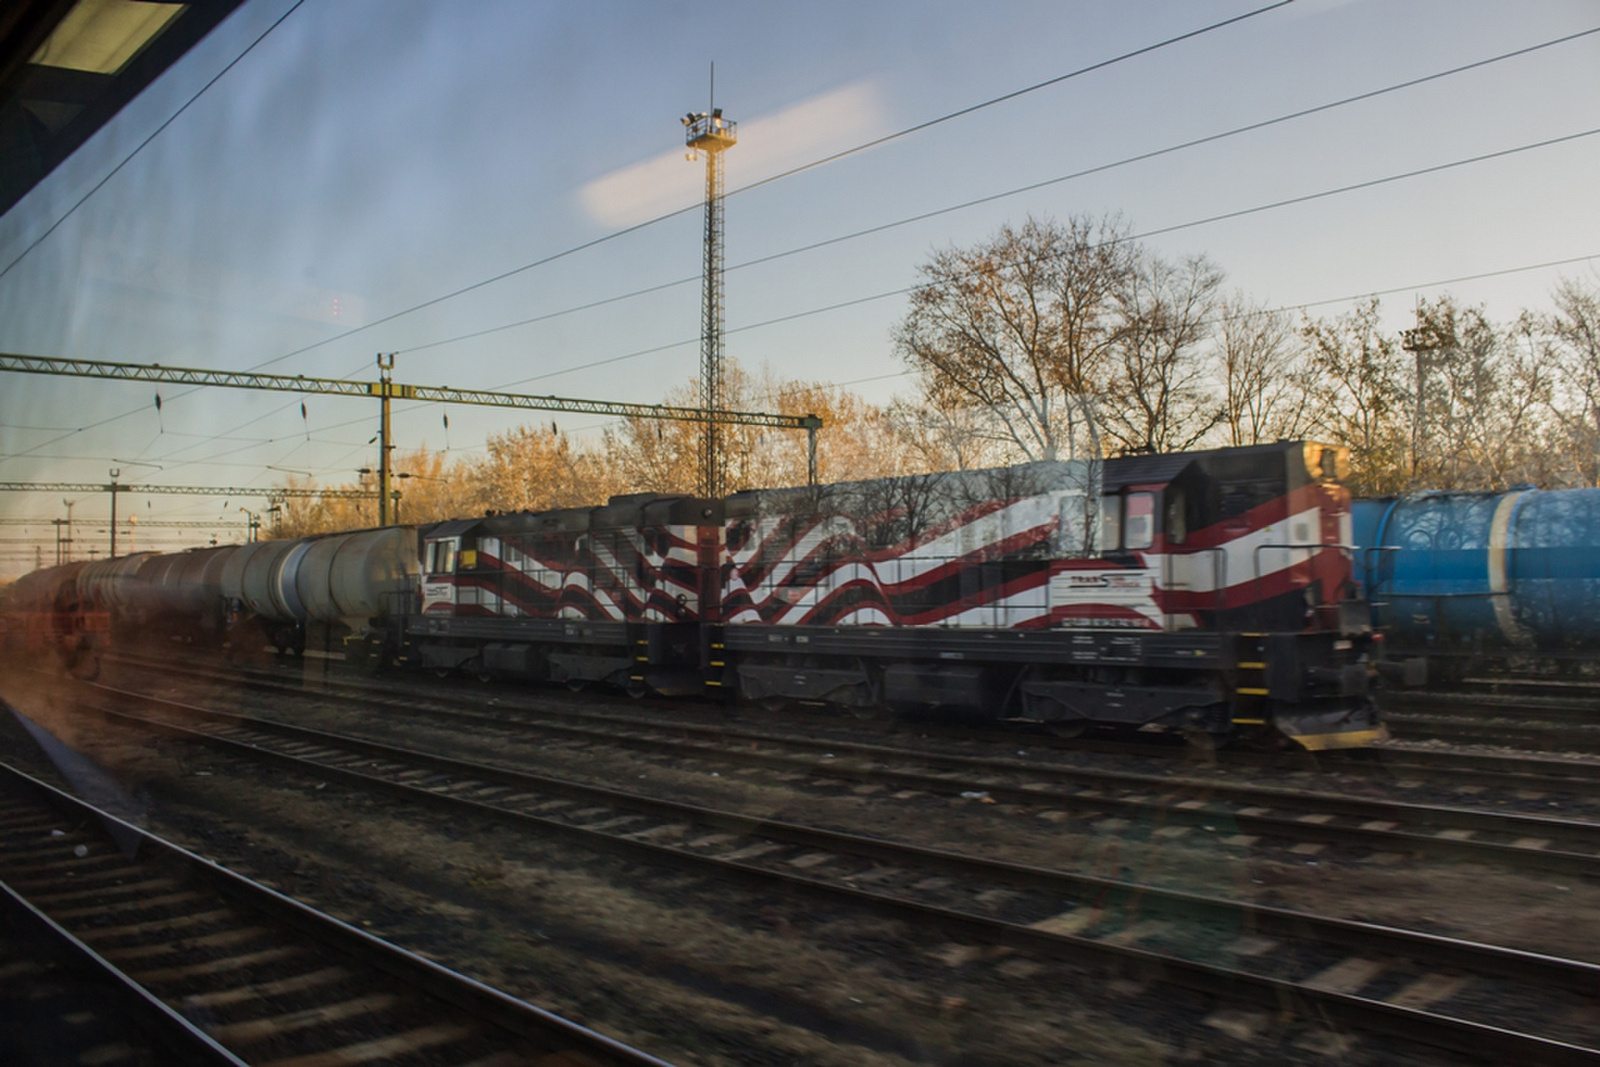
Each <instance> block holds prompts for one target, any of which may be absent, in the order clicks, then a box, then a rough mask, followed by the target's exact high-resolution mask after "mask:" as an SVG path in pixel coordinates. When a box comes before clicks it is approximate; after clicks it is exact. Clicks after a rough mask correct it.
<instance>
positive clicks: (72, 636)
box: [0, 563, 111, 669]
mask: <svg viewBox="0 0 1600 1067" xmlns="http://www.w3.org/2000/svg"><path fill="white" fill-rule="evenodd" d="M85 566H86V564H83V563H66V564H62V565H60V566H57V567H47V568H45V569H43V570H37V571H34V572H32V573H31V574H25V575H23V576H22V577H21V578H18V579H17V580H16V581H15V582H13V583H12V584H11V585H10V586H8V587H7V588H6V590H5V595H4V597H3V598H0V651H4V652H6V653H10V654H17V655H28V656H30V657H33V656H39V655H54V656H58V657H60V659H61V661H62V662H63V663H64V664H65V665H66V666H67V667H69V668H72V669H79V667H80V664H82V663H83V662H86V661H87V662H91V663H92V662H93V656H94V654H95V653H96V652H97V651H98V650H99V649H101V648H103V647H105V645H106V643H107V641H108V639H109V633H110V629H111V615H110V614H109V613H108V612H105V611H98V610H94V609H93V608H92V606H91V605H89V604H86V603H85V602H84V601H82V600H81V599H80V596H79V593H78V586H77V578H78V575H79V574H81V573H82V571H83V568H84V567H85Z"/></svg>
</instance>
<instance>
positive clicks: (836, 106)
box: [578, 82, 885, 226]
mask: <svg viewBox="0 0 1600 1067" xmlns="http://www.w3.org/2000/svg"><path fill="white" fill-rule="evenodd" d="M728 117H729V118H731V119H734V120H735V121H738V123H739V131H738V132H739V143H738V144H737V145H736V146H734V148H733V149H731V150H730V154H729V156H728V172H727V173H728V187H729V188H730V189H736V188H738V187H739V186H741V185H745V184H747V183H749V182H752V181H758V180H760V179H761V178H765V177H768V176H769V175H772V174H776V173H778V172H779V171H782V170H785V169H787V168H789V167H794V166H797V165H799V164H801V163H805V162H807V161H808V160H812V159H816V158H818V157H819V156H824V155H827V154H828V153H829V152H837V151H839V150H841V149H844V148H848V147H850V146H851V145H853V144H859V143H861V142H862V141H865V140H870V139H871V138H872V137H874V136H878V135H880V134H881V133H883V132H884V131H885V120H884V116H883V108H882V107H881V105H880V102H879V99H878V93H877V90H876V89H875V88H873V86H871V85H870V84H868V83H865V82H860V83H857V84H855V85H847V86H845V87H844V88H842V89H835V90H833V91H832V92H829V93H825V94H823V95H821V96H816V97H812V98H811V99H810V100H805V101H802V102H800V103H798V104H795V105H793V106H791V107H787V108H785V109H784V110H782V111H779V112H777V113H776V114H772V115H767V116H764V117H762V118H756V119H751V120H749V121H743V120H740V119H739V116H738V115H737V114H730V115H729V116H728ZM684 154H685V150H683V149H678V150H674V151H671V152H664V153H662V154H661V155H659V156H655V157H653V158H651V159H647V160H644V161H642V162H639V163H634V164H632V165H631V166H627V167H623V168H622V169H621V170H616V171H612V172H611V173H610V174H607V175H605V176H604V177H601V178H596V179H595V180H594V181H591V182H589V183H588V184H587V185H585V186H583V188H581V189H579V190H578V202H579V204H580V205H581V206H582V208H583V210H584V211H585V212H586V213H587V214H588V215H589V216H590V217H591V218H593V219H594V220H595V221H597V222H600V223H602V224H604V225H606V226H631V225H633V224H634V223H638V222H643V221H645V220H646V219H650V218H654V217H655V216H657V215H660V214H663V213H665V212H668V211H674V210H676V209H678V208H681V207H684V206H685V205H688V204H693V203H696V202H698V201H699V200H701V199H702V198H703V197H704V186H705V166H704V164H703V163H702V164H695V163H690V162H689V161H687V160H686V159H684Z"/></svg>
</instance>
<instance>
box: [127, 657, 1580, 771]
mask: <svg viewBox="0 0 1600 1067" xmlns="http://www.w3.org/2000/svg"><path fill="white" fill-rule="evenodd" d="M107 659H108V660H110V661H112V662H116V663H118V664H122V665H125V666H129V667H133V668H135V669H143V670H160V671H163V672H167V673H171V672H172V671H174V670H181V671H183V672H185V673H187V674H190V675H192V676H195V677H206V678H212V679H216V680H219V681H227V682H230V683H232V684H237V685H243V686H248V687H250V688H255V689H261V690H271V691H280V692H291V693H303V692H305V689H304V687H303V686H301V685H296V684H294V683H291V682H286V681H285V680H284V679H283V678H282V676H281V675H268V674H265V673H263V672H259V671H252V670H247V669H243V668H237V667H235V668H232V669H229V670H219V669H217V668H216V667H215V666H213V665H211V664H200V663H194V662H186V663H178V662H173V661H172V660H164V661H161V662H155V661H148V660H141V659H139V658H138V657H135V656H131V655H129V654H128V653H126V652H119V653H115V654H114V655H113V656H108V657H107ZM317 684H318V687H319V688H318V690H317V692H318V694H319V695H320V696H324V697H329V698H333V699H338V700H345V701H358V700H368V699H371V698H373V697H375V696H376V697H384V698H389V697H399V698H400V701H401V704H402V705H403V706H406V707H409V708H412V709H414V710H416V711H420V712H424V713H427V714H434V715H446V716H469V717H471V718H470V721H476V722H484V723H488V724H495V725H499V726H503V727H509V726H515V725H525V726H532V727H536V728H538V729H541V730H546V731H559V730H562V729H566V728H565V727H561V726H558V725H556V724H554V723H551V722H549V721H548V720H549V719H551V718H559V719H565V720H568V721H572V722H579V723H582V722H605V723H613V724H616V725H619V726H625V727H638V728H643V729H647V730H654V731H668V732H675V733H681V734H692V735H698V736H703V737H707V738H710V739H712V740H715V741H720V740H723V739H727V738H740V739H747V740H758V741H761V740H765V741H769V742H771V743H775V744H785V745H791V746H795V747H810V748H813V749H817V750H821V749H823V748H833V747H836V746H844V745H848V744H850V742H845V741H839V742H817V741H814V740H812V739H811V738H807V737H795V736H791V735H784V734H774V733H770V732H763V731H745V730H741V729H739V728H730V727H726V726H723V725H707V724H705V723H703V722H702V723H694V722H673V723H664V722H661V721H659V720H652V719H648V718H641V717H639V716H637V715H627V714H618V713H615V712H605V711H591V710H584V711H581V712H579V711H570V710H565V709H560V708H551V707H548V706H544V707H539V706H527V705H521V704H504V703H502V705H501V706H500V710H501V711H502V712H513V713H523V714H527V715H535V716H540V717H541V719H542V720H543V721H530V720H527V719H512V718H507V717H506V716H504V715H484V714H482V713H479V712H473V711H469V710H466V709H457V708H447V707H446V706H445V705H447V704H450V703H452V702H454V700H453V699H452V698H451V697H450V696H447V695H444V694H434V693H428V694H424V695H421V696H419V694H418V692H417V691H416V690H415V689H406V688H399V687H396V686H392V685H382V684H371V683H356V682H353V681H351V680H349V679H329V678H319V679H318V681H317ZM455 699H456V700H459V698H455ZM429 700H437V701H438V703H432V704H430V703H427V702H426V701H429ZM578 729H581V727H579V728H578ZM604 736H606V737H608V738H610V739H612V740H614V741H617V742H618V743H627V741H628V739H627V738H626V737H624V736H620V735H617V734H614V733H607V734H605V735H604ZM961 736H963V737H966V738H971V737H974V736H981V738H982V739H984V740H1003V741H1004V742H1006V743H1008V744H1012V743H1015V742H1018V741H1026V742H1027V743H1028V744H1030V745H1035V744H1037V743H1039V742H1040V741H1044V742H1046V743H1047V744H1049V745H1051V746H1054V745H1056V744H1059V743H1060V739H1056V738H1038V737H1029V736H1027V735H1024V734H1019V733H1017V732H1015V731H1013V732H1011V733H996V732H991V733H985V734H980V733H978V732H976V731H970V730H969V731H963V734H962V735H961ZM652 743H654V739H652ZM1061 747H1062V748H1063V749H1065V750H1068V751H1074V752H1078V751H1086V752H1098V753H1110V754H1113V755H1135V756H1141V757H1145V758H1154V759H1181V758H1187V750H1185V749H1183V748H1181V747H1177V748H1174V747H1157V746H1154V745H1151V744H1149V743H1117V742H1110V741H1099V740H1097V741H1091V742H1087V743H1085V742H1082V741H1074V742H1072V743H1069V744H1065V745H1062V746H1061ZM887 751H890V752H895V753H898V754H899V755H900V756H902V757H903V758H904V759H907V760H911V759H914V758H929V759H932V758H936V757H937V758H942V759H946V760H957V761H960V760H970V759H978V758H982V757H970V756H962V755H958V754H943V753H924V752H922V751H921V750H914V749H888V750H887ZM1216 755H1217V757H1218V758H1219V759H1221V760H1224V761H1226V762H1228V763H1236V764H1239V765H1244V766H1266V767H1279V766H1285V765H1286V766H1288V767H1289V768H1290V769H1299V770H1305V769H1307V768H1308V767H1311V768H1315V769H1318V770H1321V769H1324V768H1326V767H1330V766H1331V767H1336V768H1337V769H1338V770H1339V771H1340V772H1342V773H1355V774H1363V775H1366V776H1369V777H1373V776H1377V775H1380V774H1389V773H1392V772H1395V771H1399V770H1404V771H1405V772H1406V773H1407V774H1423V775H1427V776H1431V777H1434V778H1439V779H1444V780H1448V781H1460V780H1470V782H1471V783H1472V784H1475V785H1481V784H1484V783H1485V782H1486V781H1487V782H1489V783H1490V784H1495V785H1499V786H1500V787H1502V788H1525V789H1538V790H1542V791H1547V792H1576V793H1584V794H1594V795H1600V761H1593V760H1591V761H1585V760H1578V759H1562V758H1558V757H1549V756H1544V755H1541V754H1539V753H1537V752H1531V751H1524V752H1516V753H1489V752H1474V751H1463V750H1450V751H1441V750H1438V749H1425V748H1412V747H1409V746H1408V745H1405V744H1395V743H1392V742H1386V743H1384V744H1381V745H1378V746H1375V747H1373V748H1369V749H1354V750H1342V749H1333V750H1329V751H1327V752H1321V753H1316V754H1314V755H1313V754H1311V753H1300V754H1299V757H1297V758H1296V759H1295V760H1294V761H1293V762H1292V763H1288V764H1284V761H1283V760H1282V759H1281V758H1270V757H1269V758H1265V759H1264V758H1261V757H1262V756H1263V754H1260V753H1251V752H1236V751H1230V750H1224V751H1222V752H1219V753H1216ZM1028 765H1029V766H1031V767H1034V768H1035V769H1036V770H1037V771H1038V772H1039V773H1047V772H1049V771H1051V770H1053V769H1054V768H1055V767H1057V766H1059V765H1057V764H1050V763H1040V762H1037V761H1035V762H1032V763H1030V764H1028ZM1163 780H1164V781H1170V780H1172V779H1170V778H1165V777H1164V778H1163ZM1191 781H1210V780H1209V779H1191ZM1221 784H1229V783H1221Z"/></svg>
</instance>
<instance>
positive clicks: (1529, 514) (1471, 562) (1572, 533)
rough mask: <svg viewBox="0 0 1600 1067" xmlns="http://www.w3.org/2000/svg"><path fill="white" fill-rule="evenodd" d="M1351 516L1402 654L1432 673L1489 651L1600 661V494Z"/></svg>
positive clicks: (1440, 498) (1399, 505) (1403, 506)
mask: <svg viewBox="0 0 1600 1067" xmlns="http://www.w3.org/2000/svg"><path fill="white" fill-rule="evenodd" d="M1351 520H1352V524H1353V527H1354V530H1353V533H1354V542H1355V544H1356V545H1357V546H1359V547H1358V548H1357V550H1356V553H1357V558H1356V567H1355V573H1356V576H1357V580H1358V581H1359V582H1360V584H1361V585H1362V593H1363V595H1365V596H1366V597H1367V598H1368V600H1369V601H1370V602H1371V604H1372V611H1373V622H1374V624H1375V625H1376V626H1379V627H1381V628H1382V629H1383V631H1384V633H1385V634H1386V635H1387V639H1388V642H1389V647H1390V654H1391V655H1393V656H1422V657H1426V658H1427V659H1428V661H1429V665H1430V670H1429V673H1430V674H1437V673H1445V674H1459V673H1461V672H1462V671H1464V670H1465V668H1466V667H1467V665H1468V664H1469V663H1470V662H1471V661H1472V660H1473V659H1474V658H1476V657H1481V656H1484V655H1513V654H1517V653H1522V654H1533V655H1540V656H1553V657H1556V658H1560V659H1565V660H1573V659H1586V658H1595V659H1600V489H1562V490H1552V491H1541V490H1533V489H1529V490H1522V491H1513V492H1508V493H1457V492H1437V493H1423V494H1418V495H1415V496H1405V497H1398V498H1387V499H1379V500H1362V501H1357V502H1355V504H1354V505H1353V506H1352V508H1351Z"/></svg>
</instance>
